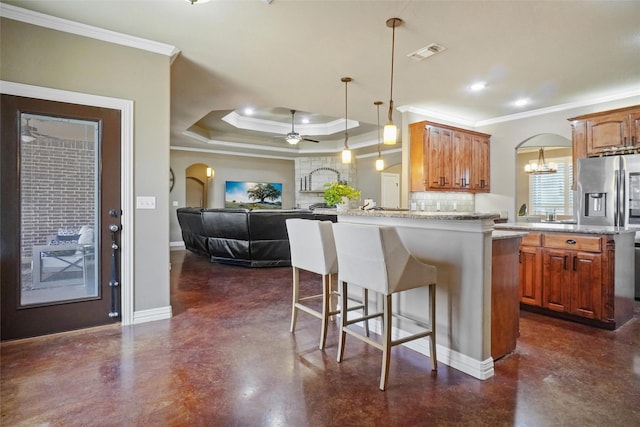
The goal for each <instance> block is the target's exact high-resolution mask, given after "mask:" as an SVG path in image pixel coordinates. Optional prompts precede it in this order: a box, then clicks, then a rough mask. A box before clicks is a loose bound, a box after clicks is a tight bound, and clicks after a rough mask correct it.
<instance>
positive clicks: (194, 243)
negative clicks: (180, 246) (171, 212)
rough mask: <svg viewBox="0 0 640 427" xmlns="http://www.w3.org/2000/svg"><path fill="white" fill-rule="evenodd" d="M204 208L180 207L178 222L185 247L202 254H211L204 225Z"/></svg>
mask: <svg viewBox="0 0 640 427" xmlns="http://www.w3.org/2000/svg"><path fill="white" fill-rule="evenodd" d="M201 212H202V208H179V209H178V210H177V211H176V213H177V215H178V223H179V224H180V229H181V230H182V240H183V241H184V246H185V248H187V249H189V250H190V251H192V252H195V253H197V254H200V255H206V256H208V255H209V252H208V250H207V237H206V236H205V233H204V229H203V226H202V216H201Z"/></svg>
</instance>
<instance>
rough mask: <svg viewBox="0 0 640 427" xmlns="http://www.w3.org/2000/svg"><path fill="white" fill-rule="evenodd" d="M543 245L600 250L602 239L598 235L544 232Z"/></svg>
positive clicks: (589, 250)
mask: <svg viewBox="0 0 640 427" xmlns="http://www.w3.org/2000/svg"><path fill="white" fill-rule="evenodd" d="M544 247H545V248H554V249H571V250H576V251H587V252H602V239H601V238H600V236H584V235H576V234H545V236H544Z"/></svg>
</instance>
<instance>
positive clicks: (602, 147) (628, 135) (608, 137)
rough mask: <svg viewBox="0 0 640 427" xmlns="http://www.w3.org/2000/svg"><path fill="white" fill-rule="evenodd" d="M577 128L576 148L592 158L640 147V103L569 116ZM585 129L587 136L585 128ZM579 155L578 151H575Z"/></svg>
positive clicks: (574, 144)
mask: <svg viewBox="0 0 640 427" xmlns="http://www.w3.org/2000/svg"><path fill="white" fill-rule="evenodd" d="M569 120H570V121H571V122H572V127H573V129H574V133H573V137H574V141H573V147H574V153H575V152H576V148H577V149H578V152H579V153H582V152H586V155H587V156H588V157H595V156H599V155H601V154H603V153H608V152H615V153H617V152H620V153H627V152H637V151H638V150H640V140H639V137H640V133H639V128H640V106H639V105H636V106H633V107H627V108H620V109H617V110H610V111H603V112H600V113H594V114H588V115H584V116H579V117H574V118H571V119H569ZM576 129H578V132H577V133H576V132H575V130H576ZM582 130H583V131H584V136H583V135H582V134H581V131H582ZM574 156H575V154H574Z"/></svg>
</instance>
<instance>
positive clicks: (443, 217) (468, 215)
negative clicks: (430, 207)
mask: <svg viewBox="0 0 640 427" xmlns="http://www.w3.org/2000/svg"><path fill="white" fill-rule="evenodd" d="M340 215H345V216H368V217H386V218H408V219H419V220H439V221H461V220H476V219H496V218H500V214H498V213H479V212H422V211H408V210H397V211H396V210H386V209H385V210H368V211H363V210H360V209H349V210H348V211H346V212H338V216H340Z"/></svg>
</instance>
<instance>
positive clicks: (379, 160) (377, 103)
mask: <svg viewBox="0 0 640 427" xmlns="http://www.w3.org/2000/svg"><path fill="white" fill-rule="evenodd" d="M373 105H375V106H376V107H377V108H378V121H377V123H378V127H377V129H378V158H377V159H376V170H377V171H378V172H380V171H382V170H384V160H382V153H381V152H380V106H381V105H382V101H375V102H374V103H373Z"/></svg>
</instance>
